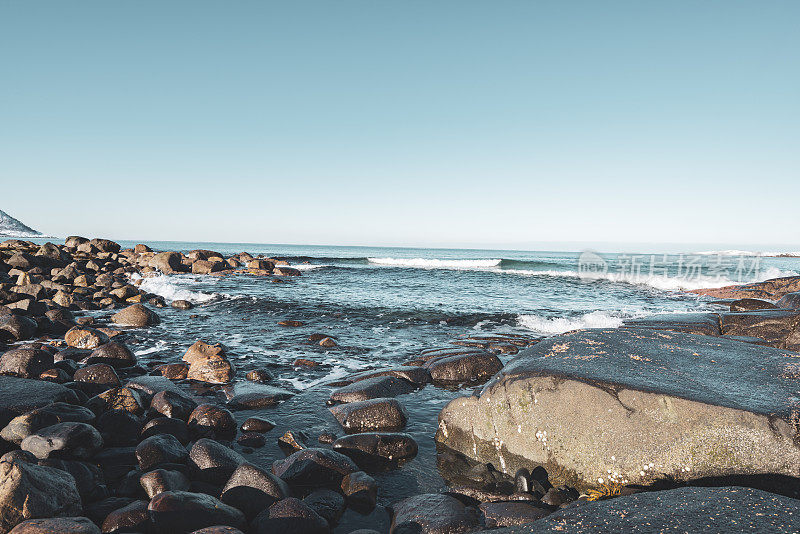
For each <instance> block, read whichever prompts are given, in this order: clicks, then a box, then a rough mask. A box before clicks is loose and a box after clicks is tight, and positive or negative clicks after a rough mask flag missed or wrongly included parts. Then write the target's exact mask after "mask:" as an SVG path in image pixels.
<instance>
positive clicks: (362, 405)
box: [329, 399, 408, 433]
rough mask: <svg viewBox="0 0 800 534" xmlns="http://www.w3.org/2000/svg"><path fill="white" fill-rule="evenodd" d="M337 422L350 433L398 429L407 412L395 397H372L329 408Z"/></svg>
mask: <svg viewBox="0 0 800 534" xmlns="http://www.w3.org/2000/svg"><path fill="white" fill-rule="evenodd" d="M329 410H330V412H331V413H332V414H333V416H334V417H335V418H336V420H337V421H339V424H341V425H342V427H343V428H344V429H345V430H346V431H347V432H351V433H355V432H366V431H370V430H373V431H375V430H377V431H381V430H387V431H391V430H400V429H402V428H403V427H404V426H406V421H407V420H408V414H407V413H406V410H405V408H403V405H402V404H400V403H399V402H398V401H397V400H396V399H372V400H366V401H359V402H350V403H348V404H340V405H338V406H332V407H330V408H329Z"/></svg>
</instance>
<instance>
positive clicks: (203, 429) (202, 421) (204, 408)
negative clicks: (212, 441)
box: [189, 404, 236, 439]
mask: <svg viewBox="0 0 800 534" xmlns="http://www.w3.org/2000/svg"><path fill="white" fill-rule="evenodd" d="M189 429H190V431H191V432H192V434H193V435H195V436H198V437H212V438H213V437H216V438H219V439H233V438H234V437H235V436H236V419H234V417H233V414H232V413H231V412H230V411H229V410H226V409H225V408H221V407H219V406H217V405H215V404H201V405H200V406H198V407H197V408H195V409H194V411H193V412H192V413H191V415H190V416H189Z"/></svg>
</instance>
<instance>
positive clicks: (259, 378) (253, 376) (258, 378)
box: [245, 369, 272, 384]
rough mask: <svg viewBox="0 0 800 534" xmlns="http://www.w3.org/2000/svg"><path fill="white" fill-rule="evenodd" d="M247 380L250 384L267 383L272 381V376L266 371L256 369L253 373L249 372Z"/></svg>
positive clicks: (246, 376)
mask: <svg viewBox="0 0 800 534" xmlns="http://www.w3.org/2000/svg"><path fill="white" fill-rule="evenodd" d="M245 378H246V379H247V380H249V381H250V382H259V383H262V384H264V383H266V382H271V381H272V375H271V374H270V373H269V371H266V370H264V369H254V370H253V371H250V372H248V373H247V374H246V375H245Z"/></svg>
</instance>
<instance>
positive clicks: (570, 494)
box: [542, 486, 578, 508]
mask: <svg viewBox="0 0 800 534" xmlns="http://www.w3.org/2000/svg"><path fill="white" fill-rule="evenodd" d="M577 498H578V492H577V491H575V490H570V489H569V488H567V487H565V486H562V487H559V488H550V489H548V490H547V493H545V494H544V496H543V497H542V502H543V503H544V504H546V505H548V506H553V507H556V508H557V507H559V506H563V505H565V504H567V503H570V502H572V501H574V500H575V499H577Z"/></svg>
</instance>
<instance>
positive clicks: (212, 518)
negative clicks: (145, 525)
mask: <svg viewBox="0 0 800 534" xmlns="http://www.w3.org/2000/svg"><path fill="white" fill-rule="evenodd" d="M148 510H149V511H150V519H151V520H152V522H153V524H154V525H155V528H156V530H157V531H158V532H163V533H167V532H169V533H175V534H184V533H189V532H192V531H194V530H197V529H201V528H204V527H211V526H215V525H226V526H230V527H236V528H239V529H241V528H244V526H245V517H244V514H243V513H242V512H240V511H239V510H237V509H236V508H234V507H233V506H228V505H227V504H225V503H223V502H221V501H220V500H219V499H216V498H215V497H212V496H211V495H206V494H204V493H190V492H188V491H165V492H163V493H159V494H158V495H156V496H155V497H153V499H152V500H151V501H150V504H149V506H148Z"/></svg>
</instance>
